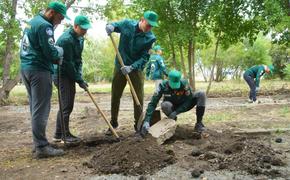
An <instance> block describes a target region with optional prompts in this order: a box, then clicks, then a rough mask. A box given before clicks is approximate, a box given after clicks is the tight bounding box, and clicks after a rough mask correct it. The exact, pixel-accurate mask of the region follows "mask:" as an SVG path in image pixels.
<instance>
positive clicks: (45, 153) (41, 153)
mask: <svg viewBox="0 0 290 180" xmlns="http://www.w3.org/2000/svg"><path fill="white" fill-rule="evenodd" d="M62 155H64V151H63V150H62V149H56V148H53V147H51V146H50V145H47V146H44V147H41V148H36V149H35V153H33V157H34V158H36V159H40V158H48V157H55V156H62Z"/></svg>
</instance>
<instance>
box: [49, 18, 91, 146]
mask: <svg viewBox="0 0 290 180" xmlns="http://www.w3.org/2000/svg"><path fill="white" fill-rule="evenodd" d="M89 28H91V24H90V21H89V19H88V18H87V17H86V16H82V15H79V16H77V17H76V18H75V20H74V25H73V27H70V28H69V29H68V30H67V31H65V32H64V33H63V34H62V35H61V36H60V37H59V39H58V40H57V42H56V44H57V45H58V46H60V47H62V48H63V50H64V56H63V63H62V65H61V66H60V77H59V76H58V71H59V69H58V68H59V66H57V68H55V69H54V70H55V73H54V83H55V85H56V86H60V88H59V89H60V92H61V93H60V94H61V103H62V110H63V124H62V119H61V110H59V111H58V113H57V120H56V130H55V134H54V141H55V142H61V141H65V142H66V143H77V142H80V138H79V137H76V136H74V135H72V134H71V132H70V130H69V121H70V119H69V118H70V114H71V112H72V110H73V107H74V99H75V93H76V86H75V83H78V84H79V86H80V87H81V88H83V89H84V90H87V88H88V84H87V83H86V81H84V79H83V77H82V52H83V48H84V38H83V36H84V35H85V34H86V33H87V30H88V29H89ZM58 78H59V84H57V79H58ZM62 126H64V127H62ZM63 131H64V132H63Z"/></svg>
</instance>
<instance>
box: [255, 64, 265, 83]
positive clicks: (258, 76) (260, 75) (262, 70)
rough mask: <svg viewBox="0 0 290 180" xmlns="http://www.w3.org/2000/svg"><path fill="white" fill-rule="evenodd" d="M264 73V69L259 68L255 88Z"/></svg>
mask: <svg viewBox="0 0 290 180" xmlns="http://www.w3.org/2000/svg"><path fill="white" fill-rule="evenodd" d="M263 73H264V67H263V66H262V67H260V68H259V69H258V72H257V75H256V87H259V86H260V78H261V77H262V76H263Z"/></svg>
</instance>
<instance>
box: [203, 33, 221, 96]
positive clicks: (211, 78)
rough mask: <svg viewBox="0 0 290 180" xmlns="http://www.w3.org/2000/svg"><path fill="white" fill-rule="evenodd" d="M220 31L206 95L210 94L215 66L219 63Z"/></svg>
mask: <svg viewBox="0 0 290 180" xmlns="http://www.w3.org/2000/svg"><path fill="white" fill-rule="evenodd" d="M220 33H221V32H219V34H218V37H217V40H216V44H215V51H214V62H213V65H212V68H211V72H210V78H209V84H208V86H207V89H206V95H208V93H209V90H210V86H211V82H212V80H213V77H214V68H215V65H216V63H217V58H216V56H217V51H218V46H219V41H220Z"/></svg>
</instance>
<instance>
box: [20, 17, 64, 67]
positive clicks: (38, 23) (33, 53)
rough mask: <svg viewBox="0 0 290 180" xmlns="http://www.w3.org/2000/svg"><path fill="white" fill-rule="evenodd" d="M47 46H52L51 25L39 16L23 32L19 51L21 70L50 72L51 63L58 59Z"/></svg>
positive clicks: (56, 54) (55, 53) (55, 52)
mask: <svg viewBox="0 0 290 180" xmlns="http://www.w3.org/2000/svg"><path fill="white" fill-rule="evenodd" d="M41 34H46V35H45V36H43V35H41ZM47 42H48V43H47ZM48 46H54V37H53V25H52V24H51V23H50V22H49V21H48V20H46V19H45V18H44V17H43V15H41V14H39V15H37V16H36V17H34V18H33V19H32V20H30V21H29V23H27V25H26V28H25V30H24V36H23V39H22V46H21V50H20V59H21V68H22V69H23V70H40V71H50V72H52V71H53V66H52V62H53V61H57V60H58V59H59V53H58V51H57V50H56V49H55V48H49V47H48Z"/></svg>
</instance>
